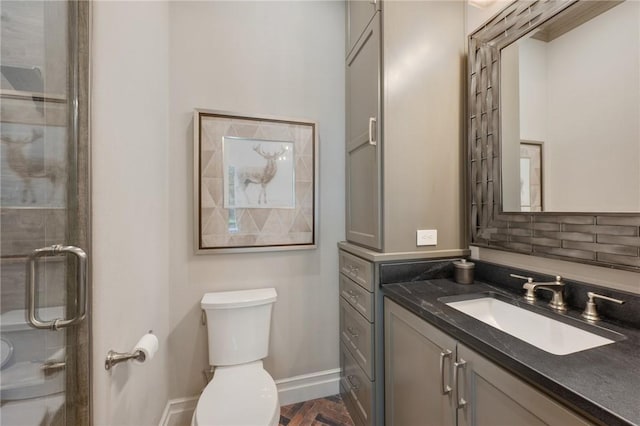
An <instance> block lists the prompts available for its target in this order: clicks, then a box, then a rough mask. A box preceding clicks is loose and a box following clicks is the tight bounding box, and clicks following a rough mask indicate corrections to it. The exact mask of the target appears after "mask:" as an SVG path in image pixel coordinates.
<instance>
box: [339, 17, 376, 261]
mask: <svg viewBox="0 0 640 426" xmlns="http://www.w3.org/2000/svg"><path fill="white" fill-rule="evenodd" d="M380 48H381V46H380V15H379V14H377V15H376V16H375V17H374V19H373V20H372V21H371V22H370V23H369V25H368V26H367V28H366V30H365V32H364V33H363V35H362V37H361V38H360V40H359V41H358V43H357V44H356V46H355V47H354V49H353V51H352V53H351V55H349V57H348V58H347V69H346V89H347V92H346V104H347V105H346V106H347V144H346V145H347V150H346V168H347V170H346V177H347V179H346V181H347V182H346V196H347V200H346V201H347V203H346V204H347V211H346V215H347V216H346V234H347V240H349V241H351V242H353V243H356V244H360V245H363V246H367V247H370V248H372V249H377V250H380V249H382V236H381V233H382V230H381V207H382V206H381V194H380V189H381V142H382V141H381V140H379V139H380V138H379V135H381V134H382V132H381V131H380V130H381V129H380V124H381V119H380V118H381V117H380V96H379V94H380Z"/></svg>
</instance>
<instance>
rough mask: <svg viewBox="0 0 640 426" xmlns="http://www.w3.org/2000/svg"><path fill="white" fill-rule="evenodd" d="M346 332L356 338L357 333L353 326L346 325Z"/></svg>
mask: <svg viewBox="0 0 640 426" xmlns="http://www.w3.org/2000/svg"><path fill="white" fill-rule="evenodd" d="M347 332H348V333H349V334H350V335H351V337H353V338H356V337H358V333H356V332H355V331H354V330H353V328H351V327H347Z"/></svg>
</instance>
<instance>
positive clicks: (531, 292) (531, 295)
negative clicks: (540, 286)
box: [509, 274, 536, 303]
mask: <svg viewBox="0 0 640 426" xmlns="http://www.w3.org/2000/svg"><path fill="white" fill-rule="evenodd" d="M509 276H511V277H513V278H520V279H522V280H527V282H526V283H524V285H523V286H522V288H524V289H525V290H527V292H526V293H525V294H524V300H526V301H527V302H529V303H533V302H535V301H536V293H535V290H536V287H535V285H534V284H533V278H531V277H525V276H522V275H518V274H509Z"/></svg>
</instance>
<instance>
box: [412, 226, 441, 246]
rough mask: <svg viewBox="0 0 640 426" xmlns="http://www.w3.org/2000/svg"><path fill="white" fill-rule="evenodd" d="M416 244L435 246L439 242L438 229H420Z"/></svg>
mask: <svg viewBox="0 0 640 426" xmlns="http://www.w3.org/2000/svg"><path fill="white" fill-rule="evenodd" d="M416 244H417V245H419V246H435V245H437V244H438V230H437V229H418V232H417V241H416Z"/></svg>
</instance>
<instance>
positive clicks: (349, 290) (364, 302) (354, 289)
mask: <svg viewBox="0 0 640 426" xmlns="http://www.w3.org/2000/svg"><path fill="white" fill-rule="evenodd" d="M340 295H341V296H342V297H343V298H344V299H345V300H346V301H347V302H349V304H350V305H351V306H353V307H354V308H355V309H356V311H358V312H360V313H361V314H362V315H363V316H364V317H365V318H366V319H368V320H369V322H373V306H374V304H373V293H369V292H368V291H367V290H365V289H364V288H362V287H360V286H359V285H357V284H356V283H354V282H353V281H351V280H350V279H349V278H347V277H345V276H344V275H342V274H340Z"/></svg>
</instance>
